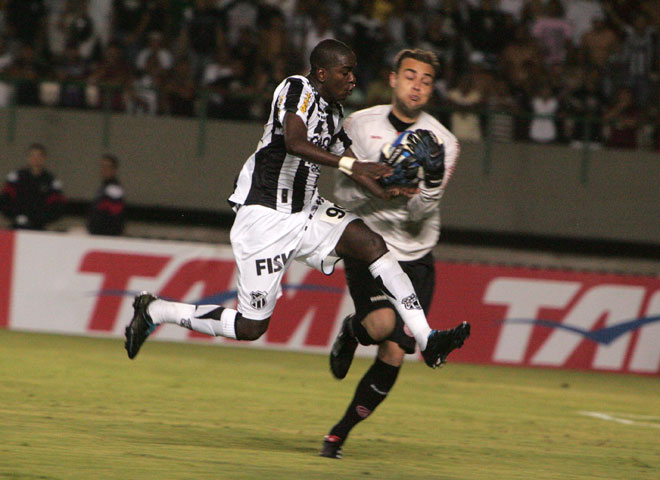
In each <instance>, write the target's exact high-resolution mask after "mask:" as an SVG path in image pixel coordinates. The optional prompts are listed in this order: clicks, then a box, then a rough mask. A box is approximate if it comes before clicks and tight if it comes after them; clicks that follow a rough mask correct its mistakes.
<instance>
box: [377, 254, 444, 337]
mask: <svg viewBox="0 0 660 480" xmlns="http://www.w3.org/2000/svg"><path fill="white" fill-rule="evenodd" d="M369 271H370V272H371V275H373V277H374V278H375V279H376V280H377V281H379V282H380V283H381V288H382V289H383V293H385V295H386V296H387V298H388V300H389V301H390V302H391V303H392V305H394V308H396V311H397V312H398V313H399V315H401V318H402V319H403V321H404V322H405V324H406V326H407V327H408V328H409V329H410V331H411V332H412V334H413V336H414V337H415V340H416V341H417V344H418V345H419V348H421V349H422V350H425V349H426V341H427V339H428V336H429V333H431V327H429V324H428V322H427V321H426V315H424V311H423V310H422V306H421V305H420V304H419V300H418V299H417V294H416V293H415V289H414V288H413V285H412V282H411V281H410V278H408V275H406V274H405V273H404V271H403V270H402V269H401V265H399V262H397V260H396V258H394V255H392V253H391V252H387V253H386V254H385V255H383V256H382V257H380V258H379V259H378V260H376V261H375V262H373V263H372V264H371V265H369Z"/></svg>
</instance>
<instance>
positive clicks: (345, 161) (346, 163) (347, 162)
mask: <svg viewBox="0 0 660 480" xmlns="http://www.w3.org/2000/svg"><path fill="white" fill-rule="evenodd" d="M354 163H355V159H354V158H352V157H341V158H340V159H339V165H338V168H339V171H340V172H344V173H345V174H346V175H348V176H349V177H350V176H351V175H353V164H354Z"/></svg>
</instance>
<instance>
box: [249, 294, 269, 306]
mask: <svg viewBox="0 0 660 480" xmlns="http://www.w3.org/2000/svg"><path fill="white" fill-rule="evenodd" d="M250 305H252V308H256V309H257V310H259V309H261V308H264V307H265V306H266V292H250Z"/></svg>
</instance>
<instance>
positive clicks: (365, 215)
mask: <svg viewBox="0 0 660 480" xmlns="http://www.w3.org/2000/svg"><path fill="white" fill-rule="evenodd" d="M438 69H439V63H438V60H437V57H436V56H435V54H434V53H433V52H430V51H426V50H408V49H406V50H402V51H401V52H399V54H398V55H397V56H396V57H395V59H394V71H393V72H392V73H391V74H390V85H391V87H392V102H391V103H390V104H387V105H377V106H374V107H371V108H367V109H364V110H360V111H358V112H355V113H354V114H352V115H351V116H350V117H348V118H347V119H346V123H345V128H346V132H347V133H348V135H349V136H350V137H351V139H352V141H353V143H352V147H351V148H352V151H353V152H354V153H355V154H356V155H357V158H359V159H360V160H368V161H371V162H378V161H379V157H380V153H381V150H382V148H383V146H384V145H386V144H390V143H392V142H395V141H396V139H397V138H398V137H399V135H400V134H401V133H402V132H405V131H417V132H419V129H421V130H423V131H426V132H432V134H433V136H435V138H434V137H433V136H431V135H426V134H424V135H426V138H427V141H428V142H432V143H429V145H428V146H429V147H431V148H432V149H435V150H434V152H435V157H434V160H433V161H431V159H430V158H423V157H424V156H425V154H426V153H427V152H426V151H425V150H424V149H421V150H417V149H416V150H415V156H416V158H417V161H418V162H421V163H422V165H423V172H424V177H423V179H422V180H421V181H420V182H419V189H418V191H414V192H412V191H410V193H411V194H409V195H405V194H404V195H397V196H393V197H392V196H389V195H387V194H386V193H385V192H382V193H381V194H379V195H374V193H373V192H371V191H368V190H366V189H365V188H364V186H363V185H362V184H358V183H356V182H355V181H354V180H355V178H350V177H348V176H346V175H341V174H339V175H338V180H337V182H336V183H335V196H336V198H337V200H338V201H339V202H340V203H343V204H344V205H346V206H347V207H348V208H349V209H351V210H352V211H353V212H354V213H356V214H357V215H358V216H359V217H360V218H361V219H363V220H364V222H365V223H366V225H367V226H368V227H370V228H371V229H372V230H374V231H375V232H377V233H379V234H380V235H381V236H382V237H383V239H384V240H385V243H386V244H387V247H388V249H389V251H390V252H391V254H392V255H394V257H395V258H396V259H397V260H398V261H399V263H400V265H401V267H402V269H403V271H404V272H406V274H407V275H408V276H409V277H410V279H411V281H412V284H413V286H414V288H415V291H416V292H417V295H418V297H419V302H420V304H421V306H422V308H423V310H424V312H426V313H428V310H429V308H430V306H431V299H432V297H433V289H434V285H435V268H434V260H433V254H432V250H433V248H434V247H435V245H436V244H437V242H438V238H439V236H440V199H441V197H442V195H443V193H444V191H445V188H446V186H447V183H448V182H449V179H450V177H451V175H452V173H453V171H454V167H455V165H456V160H457V158H458V154H459V145H458V141H457V139H456V137H455V136H454V135H453V134H452V133H451V132H450V131H449V130H447V129H446V128H445V127H444V126H443V125H442V124H441V123H440V122H439V121H438V120H436V119H435V118H434V117H433V116H431V115H430V114H428V113H426V112H424V111H423V109H424V107H426V105H427V104H428V102H429V101H430V99H431V94H432V91H433V82H434V80H435V77H436V75H437V73H438ZM435 139H437V140H438V141H437V142H435ZM434 143H435V145H434ZM395 193H396V192H395ZM344 264H345V273H346V281H347V283H348V287H349V290H350V293H351V297H352V298H353V303H354V305H355V309H356V312H355V314H353V315H350V316H348V317H347V318H346V319H344V322H343V323H342V328H341V330H340V332H339V335H338V336H337V339H336V340H335V343H334V345H333V348H332V351H331V353H330V368H331V371H332V374H333V375H334V376H335V378H337V379H340V380H341V379H343V378H344V377H345V376H346V374H347V373H348V370H349V367H350V365H351V362H352V360H353V354H354V352H355V350H356V348H357V345H358V343H360V344H363V345H373V344H377V345H378V351H377V354H376V359H375V362H374V363H373V365H372V366H371V368H369V370H368V371H367V372H366V373H365V374H364V376H363V377H362V379H361V380H360V382H359V383H358V386H357V388H356V390H355V394H354V396H353V399H352V401H351V402H350V404H349V406H348V408H347V409H346V412H345V414H344V416H343V417H342V418H341V419H340V420H339V422H338V423H337V424H336V425H335V426H334V427H333V428H332V429H331V430H330V432H329V433H328V435H326V437H325V438H324V442H323V448H322V450H321V453H320V455H321V456H324V457H330V458H341V455H342V445H343V443H344V442H345V441H346V438H347V437H348V434H349V432H350V431H351V429H352V428H353V427H355V426H356V425H357V424H358V423H359V422H361V421H362V420H364V419H365V418H367V417H368V416H369V415H370V414H371V413H372V412H373V411H374V409H375V408H376V407H377V406H378V405H379V404H380V403H381V402H382V401H383V400H385V398H386V397H387V394H388V393H389V392H390V390H391V389H392V387H393V386H394V383H395V382H396V379H397V376H398V374H399V370H400V369H401V365H402V364H403V360H404V356H405V354H406V353H409V354H411V353H414V352H415V339H414V338H413V337H412V336H411V335H410V332H409V331H406V328H405V324H404V321H403V320H402V318H401V316H400V315H398V314H397V312H396V310H395V309H393V308H392V304H391V303H390V302H389V301H388V299H387V297H386V296H385V295H383V294H382V293H381V289H380V288H379V285H378V284H377V283H376V282H374V279H373V277H372V276H371V275H370V273H369V265H368V264H366V263H364V262H362V261H360V260H357V259H353V258H345V259H344ZM456 328H457V329H458V331H459V332H460V331H462V330H463V329H464V328H466V327H464V326H462V325H459V326H458V327H456ZM463 333H465V332H463ZM467 333H469V330H468V332H467Z"/></svg>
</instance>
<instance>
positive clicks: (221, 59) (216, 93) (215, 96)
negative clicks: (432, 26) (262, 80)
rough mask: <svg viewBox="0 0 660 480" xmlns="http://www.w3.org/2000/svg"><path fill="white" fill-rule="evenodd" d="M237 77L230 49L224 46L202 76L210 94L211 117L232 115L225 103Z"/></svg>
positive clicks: (218, 50)
mask: <svg viewBox="0 0 660 480" xmlns="http://www.w3.org/2000/svg"><path fill="white" fill-rule="evenodd" d="M236 75H237V72H236V70H235V67H234V62H233V61H232V58H231V55H230V52H229V49H228V48H227V47H226V46H224V45H223V46H222V47H219V48H218V49H217V51H216V54H215V57H214V59H213V61H212V62H210V63H209V64H208V65H206V67H205V68H204V72H203V74H202V86H203V87H205V88H207V89H208V92H209V95H208V105H207V113H208V115H209V116H210V117H213V118H221V117H223V116H225V115H226V114H229V113H231V112H229V111H228V110H227V109H226V108H225V103H226V98H227V95H228V94H229V91H230V88H231V85H232V82H233V81H234V80H235V78H236Z"/></svg>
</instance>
